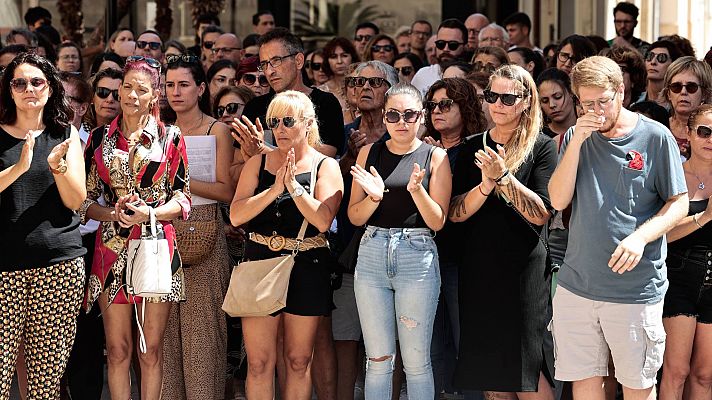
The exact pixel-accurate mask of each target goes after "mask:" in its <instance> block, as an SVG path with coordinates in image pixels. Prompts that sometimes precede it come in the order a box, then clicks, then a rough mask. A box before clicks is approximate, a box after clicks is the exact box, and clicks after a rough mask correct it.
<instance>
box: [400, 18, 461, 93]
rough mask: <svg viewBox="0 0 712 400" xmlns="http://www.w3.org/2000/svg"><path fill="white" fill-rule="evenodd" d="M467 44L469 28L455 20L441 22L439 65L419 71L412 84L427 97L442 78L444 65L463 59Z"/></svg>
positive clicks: (439, 29)
mask: <svg viewBox="0 0 712 400" xmlns="http://www.w3.org/2000/svg"><path fill="white" fill-rule="evenodd" d="M466 44H467V28H466V27H465V24H463V23H462V22H460V21H459V20H457V19H455V18H450V19H446V20H445V21H443V22H441V23H440V26H438V33H437V38H436V40H435V56H436V57H437V59H438V63H437V64H434V65H430V66H428V67H424V68H421V69H420V70H418V72H417V73H416V74H415V76H414V77H413V80H412V81H411V84H412V85H413V86H415V87H416V88H418V90H420V91H421V93H423V95H425V93H427V91H428V89H430V86H431V85H432V84H433V83H435V81H437V80H440V79H441V78H442V75H443V68H442V65H443V64H444V63H446V62H448V61H452V60H456V59H459V58H460V57H462V55H463V53H464V52H465V45H466Z"/></svg>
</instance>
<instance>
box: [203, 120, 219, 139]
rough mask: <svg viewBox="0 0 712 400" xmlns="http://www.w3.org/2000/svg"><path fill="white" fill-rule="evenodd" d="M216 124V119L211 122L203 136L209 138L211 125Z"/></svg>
mask: <svg viewBox="0 0 712 400" xmlns="http://www.w3.org/2000/svg"><path fill="white" fill-rule="evenodd" d="M216 122H218V120H217V119H214V120H213V122H211V123H210V126H208V131H207V132H206V133H205V136H210V131H211V130H212V129H213V125H215V123H216Z"/></svg>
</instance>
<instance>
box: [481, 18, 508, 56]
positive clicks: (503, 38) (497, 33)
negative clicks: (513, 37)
mask: <svg viewBox="0 0 712 400" xmlns="http://www.w3.org/2000/svg"><path fill="white" fill-rule="evenodd" d="M479 41H480V44H479V45H480V47H485V46H493V47H501V48H502V49H504V51H507V50H508V49H509V33H508V32H507V30H506V29H504V28H503V27H502V26H501V25H497V24H496V23H494V22H493V23H491V24H489V25H487V26H485V27H484V28H482V30H481V31H480V36H479Z"/></svg>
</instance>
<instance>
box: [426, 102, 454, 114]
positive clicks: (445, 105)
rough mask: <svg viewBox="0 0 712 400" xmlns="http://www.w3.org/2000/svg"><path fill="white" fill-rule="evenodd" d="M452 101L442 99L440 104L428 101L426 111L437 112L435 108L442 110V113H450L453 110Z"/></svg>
mask: <svg viewBox="0 0 712 400" xmlns="http://www.w3.org/2000/svg"><path fill="white" fill-rule="evenodd" d="M452 103H453V100H452V99H442V100H440V101H438V102H434V101H426V102H425V109H426V110H428V111H429V112H433V111H435V107H438V108H440V112H441V113H446V112H448V111H450V108H452Z"/></svg>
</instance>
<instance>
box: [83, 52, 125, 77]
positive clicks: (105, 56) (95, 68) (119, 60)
mask: <svg viewBox="0 0 712 400" xmlns="http://www.w3.org/2000/svg"><path fill="white" fill-rule="evenodd" d="M104 61H113V62H115V63H116V65H118V66H119V67H121V68H122V69H123V68H124V58H123V57H121V56H119V55H118V54H116V53H99V54H97V55H96V57H94V61H93V62H92V63H91V68H89V76H90V77H91V76H94V75H96V73H97V72H99V67H100V66H101V63H103V62H104Z"/></svg>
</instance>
